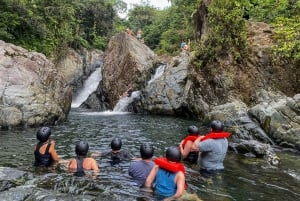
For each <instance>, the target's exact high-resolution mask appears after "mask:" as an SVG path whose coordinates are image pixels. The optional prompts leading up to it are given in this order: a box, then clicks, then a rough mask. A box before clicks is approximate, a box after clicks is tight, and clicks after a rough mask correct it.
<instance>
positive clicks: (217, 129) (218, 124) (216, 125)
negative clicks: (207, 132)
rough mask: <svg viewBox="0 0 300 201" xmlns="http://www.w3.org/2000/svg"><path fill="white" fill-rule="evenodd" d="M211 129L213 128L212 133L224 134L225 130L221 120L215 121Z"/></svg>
mask: <svg viewBox="0 0 300 201" xmlns="http://www.w3.org/2000/svg"><path fill="white" fill-rule="evenodd" d="M210 127H211V129H212V131H215V132H222V131H223V129H224V126H223V124H222V122H221V121H219V120H213V121H212V122H211V124H210Z"/></svg>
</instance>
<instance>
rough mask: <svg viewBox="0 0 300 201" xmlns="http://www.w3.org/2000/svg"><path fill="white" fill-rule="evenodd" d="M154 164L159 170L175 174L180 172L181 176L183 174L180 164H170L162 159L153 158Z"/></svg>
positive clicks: (183, 169)
mask: <svg viewBox="0 0 300 201" xmlns="http://www.w3.org/2000/svg"><path fill="white" fill-rule="evenodd" d="M154 163H155V164H156V165H158V166H159V167H160V168H162V169H165V170H167V171H169V172H173V173H176V172H179V171H181V172H183V174H185V168H184V166H183V164H182V163H178V162H170V161H168V160H167V159H166V158H164V157H161V158H155V159H154Z"/></svg>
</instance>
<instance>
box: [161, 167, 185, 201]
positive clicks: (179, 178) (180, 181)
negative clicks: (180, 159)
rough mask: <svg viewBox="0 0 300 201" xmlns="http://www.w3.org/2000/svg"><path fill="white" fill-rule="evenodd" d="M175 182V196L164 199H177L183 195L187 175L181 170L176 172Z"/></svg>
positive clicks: (165, 200)
mask: <svg viewBox="0 0 300 201" xmlns="http://www.w3.org/2000/svg"><path fill="white" fill-rule="evenodd" d="M175 183H176V186H177V190H176V193H175V194H174V195H173V196H171V197H168V198H166V199H164V201H171V200H176V199H177V198H180V197H181V196H182V195H183V193H184V190H185V176H184V174H183V172H181V171H180V172H178V173H177V174H176V176H175Z"/></svg>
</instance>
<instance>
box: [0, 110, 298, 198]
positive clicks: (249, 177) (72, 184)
mask: <svg viewBox="0 0 300 201" xmlns="http://www.w3.org/2000/svg"><path fill="white" fill-rule="evenodd" d="M191 124H195V125H199V124H200V122H196V121H193V120H189V119H181V118H174V117H161V116H144V115H134V114H129V113H120V114H116V113H112V112H104V113H103V112H101V113H99V112H97V113H96V112H95V113H91V112H87V111H80V110H74V111H72V112H71V114H70V115H69V118H68V121H67V122H66V123H64V124H63V125H59V126H55V127H52V130H53V132H52V133H53V135H52V138H54V139H55V141H56V149H57V152H58V154H59V155H60V157H61V158H62V159H71V158H73V157H74V153H75V152H74V150H75V144H76V142H78V141H79V140H86V141H88V142H89V145H90V152H96V151H97V152H102V151H106V150H108V149H110V142H111V140H112V139H113V138H114V137H116V136H117V137H120V138H122V142H123V146H122V148H123V149H127V150H129V151H130V152H131V153H132V154H133V155H135V156H139V146H140V144H141V143H142V142H151V143H152V144H153V146H154V148H155V155H156V156H162V155H163V154H164V153H165V148H166V147H168V146H171V145H176V144H178V143H179V142H180V140H181V139H182V138H183V137H184V136H185V135H186V129H187V127H188V126H189V125H191ZM36 130H37V129H28V130H26V131H16V130H15V131H1V134H0V157H1V160H0V166H6V167H14V168H18V169H21V170H26V171H30V172H33V173H34V174H36V175H38V176H40V177H43V179H44V180H42V181H44V182H40V183H38V185H37V186H38V187H41V188H44V189H47V190H54V192H60V193H71V194H85V195H89V196H92V197H95V198H99V199H100V198H101V200H105V199H107V200H155V198H154V197H153V196H152V194H149V193H146V192H144V191H142V190H141V189H139V187H138V185H136V184H135V183H134V182H133V181H132V180H131V178H130V177H129V176H128V173H127V171H128V167H129V162H124V163H121V164H119V165H117V166H114V167H112V166H110V164H109V163H108V161H107V159H105V158H101V157H98V158H96V160H97V161H98V163H99V166H100V173H99V175H97V176H96V177H87V178H77V177H74V176H73V175H72V174H71V173H68V172H66V171H65V169H64V167H63V166H61V167H59V168H57V169H56V171H54V172H53V173H51V174H50V173H49V174H44V175H43V174H40V173H38V172H36V171H35V169H34V168H33V167H32V161H33V159H34V158H33V150H34V145H35V143H36V138H35V136H36ZM200 130H201V132H202V133H205V132H207V128H205V127H200ZM278 155H279V156H280V158H281V164H280V166H279V168H276V169H272V168H269V167H265V164H264V161H263V160H259V159H254V158H245V157H243V156H238V155H236V154H234V153H229V154H228V156H227V158H226V160H225V164H224V165H225V168H226V169H225V172H224V173H223V174H222V175H218V177H215V178H211V179H204V178H203V177H201V176H200V174H199V172H198V167H197V166H190V165H187V166H186V168H187V175H186V177H187V182H188V185H189V191H190V192H192V193H193V192H195V193H197V194H198V196H199V197H201V198H202V199H203V200H220V201H221V200H222V201H223V200H256V201H265V200H297V199H298V198H299V196H300V192H299V191H300V190H299V189H300V180H299V175H300V172H299V171H300V159H299V155H298V154H297V153H294V154H293V153H286V152H280V153H279V154H278Z"/></svg>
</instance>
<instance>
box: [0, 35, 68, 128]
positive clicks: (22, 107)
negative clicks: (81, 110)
mask: <svg viewBox="0 0 300 201" xmlns="http://www.w3.org/2000/svg"><path fill="white" fill-rule="evenodd" d="M0 75H1V76H0V127H1V128H8V127H11V126H20V125H22V126H35V125H41V124H55V123H57V122H61V121H64V120H65V119H66V118H67V115H68V113H69V110H70V106H71V101H72V92H71V89H70V87H69V86H68V85H67V83H66V81H65V78H64V77H63V76H62V74H61V73H60V72H58V70H57V69H56V68H55V66H54V65H53V63H51V62H50V61H49V60H48V59H47V58H46V57H45V55H43V54H40V53H36V52H28V51H27V50H25V49H23V48H21V47H18V46H15V45H12V44H8V43H5V42H3V41H0Z"/></svg>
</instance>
